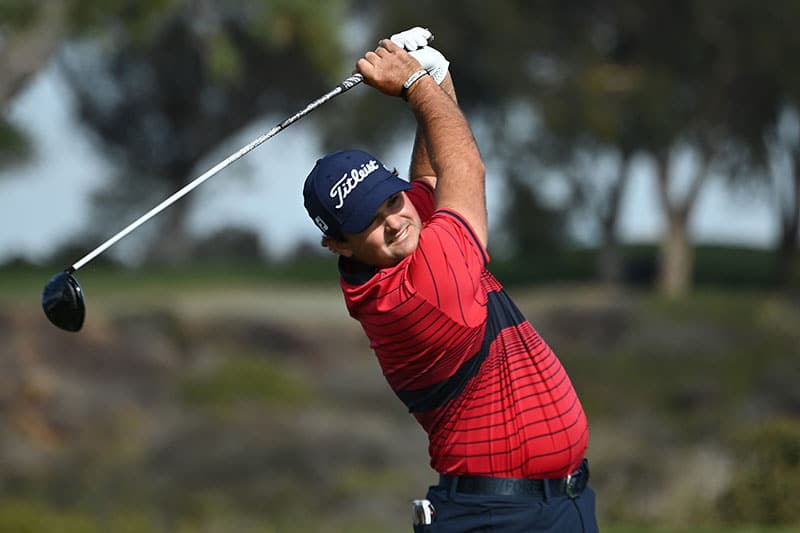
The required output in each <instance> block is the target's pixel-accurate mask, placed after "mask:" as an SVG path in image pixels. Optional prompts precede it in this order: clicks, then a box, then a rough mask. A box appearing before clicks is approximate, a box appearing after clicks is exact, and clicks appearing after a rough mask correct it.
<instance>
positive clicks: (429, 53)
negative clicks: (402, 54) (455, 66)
mask: <svg viewBox="0 0 800 533" xmlns="http://www.w3.org/2000/svg"><path fill="white" fill-rule="evenodd" d="M408 54H409V55H410V56H411V57H413V58H414V59H416V60H417V61H419V64H420V65H422V68H424V69H425V70H427V71H428V74H430V75H431V78H433V80H434V81H435V82H436V83H437V84H439V85H441V83H442V80H444V78H445V76H447V67H449V66H450V62H449V61H448V60H447V59H445V57H444V56H443V55H442V53H441V52H439V50H437V49H436V48H433V47H430V46H423V47H422V48H417V49H416V50H412V51H411V52H409V53H408Z"/></svg>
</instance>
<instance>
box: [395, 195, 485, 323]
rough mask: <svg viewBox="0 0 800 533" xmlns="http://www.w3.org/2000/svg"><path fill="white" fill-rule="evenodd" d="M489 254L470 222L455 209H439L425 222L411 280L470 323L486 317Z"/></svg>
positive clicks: (456, 317)
mask: <svg viewBox="0 0 800 533" xmlns="http://www.w3.org/2000/svg"><path fill="white" fill-rule="evenodd" d="M488 263H489V256H488V254H487V252H486V249H485V248H484V247H483V245H482V244H481V242H480V241H479V240H478V238H477V235H476V234H475V231H474V230H473V229H472V226H470V224H469V222H467V220H466V219H465V218H464V217H463V216H461V215H460V214H459V213H458V212H456V211H454V210H452V209H438V210H436V211H435V212H434V214H433V216H431V217H430V219H429V220H428V221H427V222H426V223H424V224H423V227H422V232H421V233H420V240H419V245H418V247H417V250H416V252H415V253H414V256H413V258H412V260H411V264H410V265H409V271H408V280H409V282H410V283H411V285H412V286H413V289H414V290H415V291H416V292H417V294H418V295H420V296H422V297H424V298H425V299H427V300H428V301H429V302H431V303H432V304H433V305H435V306H436V307H437V308H438V309H440V310H441V311H442V312H443V313H444V314H446V315H447V316H448V317H450V319H452V320H454V321H456V322H457V323H459V324H462V325H464V326H468V327H478V326H480V325H481V324H482V323H483V321H484V320H485V318H486V293H485V291H484V290H483V289H482V287H481V277H482V276H483V275H484V273H485V272H486V266H487V264H488Z"/></svg>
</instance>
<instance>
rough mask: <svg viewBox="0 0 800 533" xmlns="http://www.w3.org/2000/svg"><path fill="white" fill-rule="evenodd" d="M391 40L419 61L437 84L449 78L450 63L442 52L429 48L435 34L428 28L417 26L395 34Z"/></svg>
mask: <svg viewBox="0 0 800 533" xmlns="http://www.w3.org/2000/svg"><path fill="white" fill-rule="evenodd" d="M391 40H392V42H393V43H394V44H396V45H397V46H402V47H403V48H405V49H406V50H407V51H408V53H409V55H410V56H411V57H413V58H414V59H416V60H417V61H419V63H420V65H422V68H424V69H425V70H427V71H428V74H430V75H431V78H433V80H434V81H435V82H436V83H437V84H441V83H442V80H444V78H445V76H447V68H448V67H449V66H450V62H449V61H448V60H447V59H445V57H444V56H443V55H442V53H441V52H439V51H438V50H436V49H435V48H432V47H430V46H428V42H429V41H432V40H433V34H432V33H431V32H430V31H429V30H428V29H427V28H420V27H419V26H416V27H414V28H411V29H410V30H406V31H402V32H400V33H395V34H394V35H392V37H391Z"/></svg>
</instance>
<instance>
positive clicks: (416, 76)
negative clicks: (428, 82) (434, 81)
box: [400, 68, 428, 100]
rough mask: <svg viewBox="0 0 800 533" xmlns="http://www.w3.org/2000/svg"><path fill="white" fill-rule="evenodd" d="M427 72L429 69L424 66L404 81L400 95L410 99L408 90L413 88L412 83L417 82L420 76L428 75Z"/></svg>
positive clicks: (404, 98)
mask: <svg viewBox="0 0 800 533" xmlns="http://www.w3.org/2000/svg"><path fill="white" fill-rule="evenodd" d="M427 74H428V71H427V70H425V69H424V68H421V69H419V70H418V71H416V72H415V73H413V74H412V75H411V76H409V77H408V79H407V80H406V81H405V83H403V88H402V89H400V96H402V97H403V100H408V90H409V89H410V88H411V86H412V85H414V84H415V83H417V82H418V81H419V80H420V78H422V77H423V76H426V75H427Z"/></svg>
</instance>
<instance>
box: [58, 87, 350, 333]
mask: <svg viewBox="0 0 800 533" xmlns="http://www.w3.org/2000/svg"><path fill="white" fill-rule="evenodd" d="M362 81H364V78H363V76H362V75H361V74H358V73H356V74H353V75H352V76H350V77H348V78H347V79H345V80H343V81H342V82H341V83H340V84H339V85H337V86H336V87H335V88H334V89H332V90H331V91H329V92H327V93H326V94H324V95H322V96H320V97H319V98H317V99H316V100H314V101H313V102H311V103H310V104H308V105H307V106H306V107H304V108H303V109H301V110H300V111H298V112H297V113H295V114H294V115H292V116H290V117H289V118H287V119H286V120H284V121H283V122H281V123H280V124H278V125H277V126H275V127H274V128H272V129H271V130H269V131H268V132H266V133H264V134H262V135H260V136H259V137H257V138H256V139H254V140H253V141H252V142H250V143H249V144H247V145H246V146H243V147H242V148H240V149H239V150H238V151H237V152H235V153H233V154H231V155H230V156H228V157H227V158H226V159H224V160H222V161H220V162H219V163H217V164H216V165H214V166H213V167H212V168H210V169H208V170H207V171H206V172H204V173H203V174H202V175H200V176H198V177H197V178H195V179H194V180H192V181H191V182H189V183H188V184H187V185H185V186H184V187H183V188H181V189H180V190H178V191H177V192H175V193H174V194H172V195H171V196H170V197H168V198H167V199H166V200H164V201H163V202H161V203H160V204H158V205H157V206H155V207H154V208H152V209H151V210H150V211H148V212H147V213H145V214H144V215H142V216H141V217H139V218H138V219H136V220H134V221H133V222H132V223H131V224H129V225H128V226H127V227H126V228H124V229H123V230H122V231H120V232H119V233H117V234H116V235H114V236H113V237H111V238H110V239H108V240H107V241H106V242H104V243H103V244H101V245H100V246H98V247H97V248H95V249H94V250H92V251H91V252H89V253H88V254H86V255H85V256H84V257H82V258H81V259H79V260H78V261H77V262H75V263H74V264H73V265H72V266H71V267H69V268H67V269H66V270H64V271H63V272H59V273H58V274H56V275H55V276H53V277H52V278H50V281H48V282H47V284H46V285H45V287H44V291H43V292H42V308H43V309H44V313H45V315H47V318H48V319H50V322H52V323H53V324H55V325H56V326H58V327H59V328H61V329H64V330H67V331H78V330H80V329H81V327H82V326H83V320H84V317H85V315H86V306H85V302H84V299H83V291H82V290H81V287H80V285H79V284H78V281H77V280H76V279H75V277H74V276H73V275H72V274H73V272H75V271H76V270H78V269H80V268H81V267H82V266H84V265H85V264H86V263H88V262H89V261H91V260H92V259H94V258H95V257H97V256H98V255H100V254H101V253H103V252H105V251H106V250H107V249H109V248H110V247H111V246H113V245H114V244H115V243H117V242H118V241H119V240H120V239H122V238H123V237H125V236H126V235H128V234H129V233H131V232H132V231H133V230H135V229H136V228H138V227H139V226H141V225H142V224H144V223H145V222H147V221H148V220H150V219H151V218H153V217H154V216H156V215H157V214H158V213H160V212H161V211H163V210H164V209H166V208H167V207H169V206H170V205H172V204H173V203H175V202H176V201H178V200H179V199H181V198H183V197H184V196H185V195H187V194H188V193H190V192H191V191H192V190H194V189H195V188H196V187H198V186H199V185H200V184H202V183H203V182H205V181H206V180H208V179H209V178H211V177H212V176H215V175H216V174H218V173H219V172H220V171H222V170H223V169H225V168H227V167H228V166H230V165H231V164H232V163H234V162H236V161H238V160H239V159H241V158H242V157H244V156H245V155H247V154H248V153H250V152H251V151H253V150H254V149H256V148H257V147H258V146H260V145H261V144H263V143H264V142H265V141H267V140H268V139H270V138H272V137H274V136H275V135H277V134H278V133H279V132H281V131H282V130H283V129H285V128H287V127H288V126H289V125H291V124H293V123H295V122H297V121H298V120H300V119H301V118H303V117H304V116H306V115H307V114H309V113H311V112H312V111H314V110H315V109H316V108H318V107H319V106H321V105H322V104H324V103H325V102H328V101H330V100H332V99H333V98H335V97H336V96H338V95H340V94H342V93H343V92H345V91H347V90H349V89H352V88H353V87H355V86H356V85H358V84H359V83H361V82H362Z"/></svg>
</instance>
